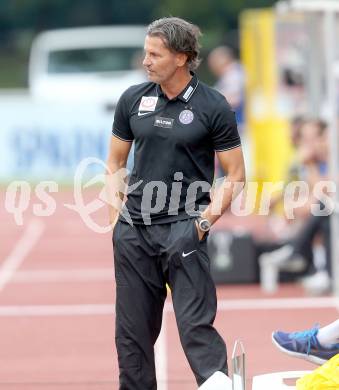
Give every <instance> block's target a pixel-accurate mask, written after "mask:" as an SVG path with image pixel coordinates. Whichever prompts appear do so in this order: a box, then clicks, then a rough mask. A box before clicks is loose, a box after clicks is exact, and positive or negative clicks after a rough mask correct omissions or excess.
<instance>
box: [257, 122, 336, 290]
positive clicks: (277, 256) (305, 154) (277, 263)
mask: <svg viewBox="0 0 339 390" xmlns="http://www.w3.org/2000/svg"><path fill="white" fill-rule="evenodd" d="M294 143H295V145H296V146H297V161H298V162H299V163H298V165H295V166H294V169H293V170H294V174H293V179H292V178H291V179H292V180H302V181H304V182H306V183H307V184H308V189H309V191H307V193H305V194H299V196H300V195H301V196H305V197H307V199H305V202H304V205H303V206H301V207H299V208H296V209H295V208H294V207H295V204H294V203H293V205H292V203H291V205H290V207H293V212H294V215H295V217H296V218H295V220H293V221H292V226H291V224H289V225H288V228H287V231H288V232H289V233H290V237H289V238H287V239H286V238H285V239H284V240H281V242H276V243H259V244H258V255H259V262H260V266H261V271H262V275H261V276H262V279H263V280H264V282H265V281H266V282H267V285H268V286H271V287H269V288H268V290H270V289H272V290H273V289H274V288H275V281H274V280H273V279H274V278H277V277H278V275H279V272H281V271H287V272H299V273H306V272H307V273H310V274H313V273H314V275H312V276H311V277H310V278H307V279H305V280H304V283H303V284H304V287H305V288H307V289H308V290H311V292H314V293H323V292H327V291H328V289H329V288H330V274H331V253H330V224H329V217H328V216H315V215H312V213H311V205H312V204H313V205H314V204H319V206H320V209H324V207H325V205H324V204H323V203H322V201H321V200H320V201H319V200H318V199H317V198H316V197H315V196H314V192H313V189H314V186H315V185H316V184H317V183H318V182H319V181H320V180H326V179H327V170H328V164H327V157H328V134H327V127H326V124H325V123H324V122H323V121H320V120H308V121H305V122H304V123H303V124H302V125H301V127H300V131H299V135H298V137H296V138H295V140H294ZM292 196H294V195H292ZM285 202H286V199H285ZM284 207H285V210H286V209H288V207H289V202H288V200H287V204H285V205H284ZM291 227H292V228H291ZM318 235H321V236H322V239H323V246H324V248H325V253H326V259H325V269H322V270H320V271H319V272H314V271H315V268H314V259H313V246H314V242H315V239H316V238H317V237H318ZM269 278H272V281H270V280H268V279H269ZM270 283H271V285H270Z"/></svg>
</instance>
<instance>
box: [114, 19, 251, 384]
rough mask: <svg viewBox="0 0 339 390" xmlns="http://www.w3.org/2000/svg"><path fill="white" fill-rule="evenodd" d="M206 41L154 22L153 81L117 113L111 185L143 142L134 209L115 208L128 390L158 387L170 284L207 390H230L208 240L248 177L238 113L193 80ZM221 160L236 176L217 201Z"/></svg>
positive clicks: (149, 61) (190, 30)
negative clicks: (158, 350) (158, 345)
mask: <svg viewBox="0 0 339 390" xmlns="http://www.w3.org/2000/svg"><path fill="white" fill-rule="evenodd" d="M199 35H200V31H199V29H198V27H196V26H194V25H192V24H191V23H188V22H186V21H185V20H182V19H179V18H163V19H160V20H156V21H155V22H153V23H152V24H151V25H150V26H149V27H148V31H147V35H146V38H145V47H144V48H145V58H144V61H143V65H144V67H145V69H146V71H147V75H148V78H149V82H146V83H143V84H139V85H135V86H132V87H130V88H129V89H127V90H126V91H125V92H124V93H123V95H122V96H121V98H120V101H119V103H118V105H117V108H116V112H115V117H114V123H113V129H112V138H111V144H110V151H109V157H108V164H107V165H108V170H107V177H108V179H110V178H116V175H117V173H118V172H119V170H120V169H121V168H124V167H125V166H126V160H127V156H128V153H129V150H130V147H131V144H132V142H133V141H134V142H135V157H134V161H135V165H134V168H133V171H132V173H131V176H130V179H129V191H128V194H127V201H126V203H125V205H124V207H123V209H122V210H119V207H117V206H115V207H113V206H112V205H111V206H110V222H111V224H112V228H113V247H114V262H115V278H116V347H117V351H118V360H119V370H120V390H139V389H140V390H154V389H156V388H157V382H156V375H155V364H154V349H153V347H154V344H155V342H156V339H157V337H158V335H159V333H160V329H161V321H162V312H163V307H164V302H165V298H166V283H167V284H168V285H169V286H170V288H171V292H172V299H173V306H174V311H175V316H176V320H177V325H178V330H179V335H180V340H181V343H182V346H183V349H184V352H185V354H186V357H187V359H188V362H189V364H190V366H191V369H192V371H193V373H194V375H195V377H196V381H197V383H198V385H199V386H201V385H202V388H203V389H212V388H213V390H217V389H218V388H222V389H231V384H230V382H231V381H230V379H229V378H228V377H227V355H226V346H225V343H224V341H223V339H222V338H221V336H220V335H219V334H218V332H217V331H216V330H215V328H214V327H213V322H214V318H215V315H216V310H217V300H216V291H215V286H214V283H213V281H212V279H211V276H210V273H209V258H208V254H207V244H206V239H207V235H208V231H209V229H210V227H211V225H213V223H214V222H215V221H216V220H217V219H218V218H219V217H220V215H221V214H222V213H223V212H224V211H225V210H226V209H227V208H228V207H229V205H230V203H231V200H232V196H234V195H236V194H237V193H239V192H240V190H241V188H242V185H243V182H244V180H245V172H244V162H243V155H242V150H241V144H240V138H239V135H238V131H237V125H236V121H235V116H234V112H233V111H232V110H231V108H230V106H229V104H228V103H227V102H226V100H225V98H224V96H223V95H221V94H220V93H218V92H217V91H215V90H213V89H211V88H209V87H208V86H207V85H205V84H203V83H201V82H200V81H199V80H198V78H197V76H196V75H195V74H194V73H193V70H194V69H195V68H196V67H197V66H198V64H199V58H198V56H199V44H198V37H199ZM215 152H216V154H217V156H218V159H219V161H220V164H221V165H222V167H223V168H224V170H225V172H227V173H228V175H227V177H226V178H224V181H223V183H222V185H220V186H219V187H218V189H216V190H215V192H214V197H213V201H212V202H211V199H210V189H211V185H212V183H213V178H214V157H215ZM108 182H109V183H110V186H109V190H110V196H111V201H112V204H115V205H116V203H114V202H115V201H113V200H112V199H113V198H114V194H117V193H118V195H116V196H119V197H120V199H121V200H122V199H123V191H122V190H121V188H118V187H116V184H114V180H112V181H111V182H110V180H108ZM237 183H242V185H240V186H239V185H237ZM120 184H121V183H120ZM119 191H120V192H119ZM115 199H117V198H115ZM218 386H220V387H218Z"/></svg>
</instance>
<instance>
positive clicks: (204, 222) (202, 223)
mask: <svg viewBox="0 0 339 390" xmlns="http://www.w3.org/2000/svg"><path fill="white" fill-rule="evenodd" d="M197 221H198V226H199V229H200V230H201V231H202V232H208V231H209V230H210V229H211V222H210V221H209V220H208V219H206V218H203V217H198V218H197Z"/></svg>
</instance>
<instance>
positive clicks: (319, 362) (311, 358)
mask: <svg viewBox="0 0 339 390" xmlns="http://www.w3.org/2000/svg"><path fill="white" fill-rule="evenodd" d="M273 334H274V333H272V336H271V338H272V342H273V344H274V345H275V346H276V347H277V348H278V349H280V351H281V352H284V353H286V354H287V355H290V356H293V357H296V358H300V359H304V360H307V361H308V362H311V363H313V364H316V365H318V366H321V365H323V364H324V363H326V362H327V360H326V359H321V358H319V357H317V356H313V355H306V354H305V353H301V352H292V351H290V350H288V349H286V348H284V347H282V346H281V345H280V344H279V343H278V342H277V341H276V340H275V338H274V337H273Z"/></svg>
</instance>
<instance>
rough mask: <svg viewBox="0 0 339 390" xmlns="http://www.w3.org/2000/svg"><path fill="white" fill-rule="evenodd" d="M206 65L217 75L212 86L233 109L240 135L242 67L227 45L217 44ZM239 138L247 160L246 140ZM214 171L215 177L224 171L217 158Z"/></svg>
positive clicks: (243, 78) (243, 84)
mask: <svg viewBox="0 0 339 390" xmlns="http://www.w3.org/2000/svg"><path fill="white" fill-rule="evenodd" d="M208 66H209V68H210V70H211V72H212V73H213V74H214V76H216V77H217V82H216V84H215V85H214V88H215V89H216V90H217V91H219V92H220V93H222V94H223V95H224V96H225V98H226V100H227V101H228V103H229V104H230V106H231V107H232V109H233V110H234V111H235V116H236V120H237V125H238V130H239V133H240V135H242V132H243V128H244V121H245V119H244V95H245V91H244V87H245V76H244V70H243V67H242V65H241V64H240V63H239V61H238V60H237V59H236V58H235V55H234V52H233V50H232V49H231V48H230V47H228V46H218V47H216V48H215V49H213V50H212V51H211V52H210V54H209V56H208ZM241 138H242V147H243V152H244V155H245V160H249V158H248V154H249V148H248V147H247V142H248V141H247V140H244V137H241ZM246 156H247V158H246ZM215 172H216V177H222V176H224V175H225V172H223V170H222V168H221V167H220V166H219V164H218V160H217V159H216V166H215ZM246 172H247V173H248V172H249V167H246ZM248 177H249V175H248Z"/></svg>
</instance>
